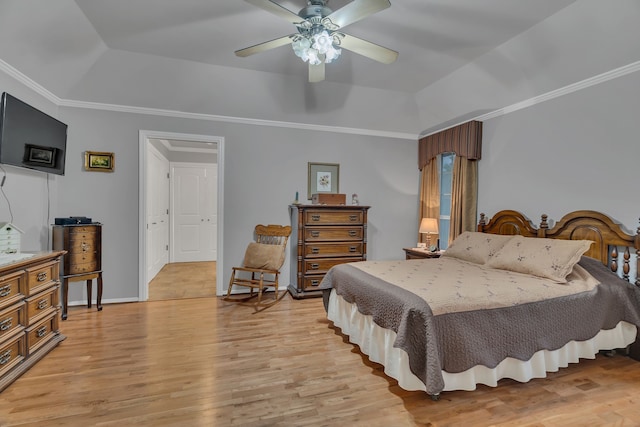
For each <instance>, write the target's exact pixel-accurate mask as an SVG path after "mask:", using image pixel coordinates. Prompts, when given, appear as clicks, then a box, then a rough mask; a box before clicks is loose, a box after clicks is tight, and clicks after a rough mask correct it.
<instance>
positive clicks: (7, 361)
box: [0, 334, 26, 378]
mask: <svg viewBox="0 0 640 427" xmlns="http://www.w3.org/2000/svg"><path fill="white" fill-rule="evenodd" d="M25 339H26V337H25V335H24V334H18V335H16V336H15V337H13V338H11V339H10V340H8V341H6V342H5V343H3V344H0V378H1V377H2V376H3V375H4V374H5V373H7V372H9V371H10V370H11V369H12V368H14V367H15V366H16V365H19V364H20V363H21V362H22V361H23V360H24V358H25V357H26V346H25Z"/></svg>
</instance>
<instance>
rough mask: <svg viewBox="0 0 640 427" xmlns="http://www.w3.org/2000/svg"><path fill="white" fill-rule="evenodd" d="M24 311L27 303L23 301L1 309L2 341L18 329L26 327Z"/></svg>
mask: <svg viewBox="0 0 640 427" xmlns="http://www.w3.org/2000/svg"><path fill="white" fill-rule="evenodd" d="M24 311H25V305H24V303H22V302H19V303H18V304H15V305H12V306H11V307H9V308H6V309H4V310H2V311H0V342H1V341H2V340H3V339H4V338H6V337H8V336H11V335H13V334H14V333H16V332H17V331H18V330H23V329H24V328H25V326H26V321H25V314H24Z"/></svg>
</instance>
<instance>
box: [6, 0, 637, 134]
mask: <svg viewBox="0 0 640 427" xmlns="http://www.w3.org/2000/svg"><path fill="white" fill-rule="evenodd" d="M277 1H278V3H279V4H280V5H282V6H283V7H285V8H287V9H289V10H292V11H294V12H297V11H299V10H300V9H301V8H303V7H304V6H305V5H306V0H277ZM356 1H367V0H356ZM390 1H391V7H390V8H388V9H385V10H383V11H381V12H378V13H376V14H374V15H371V16H369V17H367V18H365V19H363V20H361V21H358V22H356V23H354V24H351V25H348V26H346V27H344V28H343V30H344V32H345V33H347V34H349V35H353V36H356V37H359V38H362V39H365V40H368V41H370V42H373V43H376V44H379V45H382V46H385V47H387V48H390V49H393V50H396V51H398V52H399V57H398V60H397V61H396V62H394V63H392V64H389V65H385V64H381V63H378V62H375V61H373V60H371V59H369V58H366V57H363V56H360V55H358V54H355V53H353V52H349V51H343V54H342V56H341V57H340V58H339V59H338V60H337V61H336V62H334V63H331V64H328V65H327V66H326V80H325V81H323V82H320V83H309V82H308V81H307V71H308V66H307V64H305V63H304V62H302V60H300V59H299V58H298V57H296V56H295V55H294V53H293V51H292V49H291V48H290V46H282V47H279V48H275V49H273V50H270V51H267V52H262V53H259V54H256V55H253V56H250V57H246V58H240V57H237V56H236V55H235V54H234V51H236V50H238V49H242V48H245V47H248V46H252V45H255V44H258V43H261V42H264V41H267V40H272V39H276V38H279V37H282V36H285V35H288V34H292V33H294V32H295V28H294V26H293V25H292V24H290V23H289V22H287V21H286V20H284V19H282V18H280V17H278V16H275V15H273V14H271V13H268V12H266V11H264V10H262V9H259V8H257V7H255V6H253V5H252V4H250V3H247V2H246V1H243V0H0V69H2V70H4V71H5V72H8V73H9V74H10V75H14V74H15V75H17V78H18V80H21V81H23V82H24V81H27V82H29V83H28V85H30V86H32V87H35V88H36V90H37V88H38V87H41V88H44V89H43V90H41V91H40V92H41V93H44V94H45V96H47V93H50V94H52V95H51V96H49V98H50V99H53V100H54V102H57V103H58V104H61V105H67V106H83V104H82V103H86V102H90V103H94V105H97V104H99V105H107V106H109V105H114V106H127V107H133V108H143V109H159V110H163V111H169V112H177V113H178V115H179V114H182V113H184V114H187V115H188V114H191V115H192V116H189V117H194V116H193V115H195V117H196V118H197V117H199V115H204V116H205V117H207V118H214V119H216V120H217V119H219V118H222V119H224V120H229V121H231V122H243V121H244V122H246V121H252V122H253V123H256V121H257V123H259V124H264V123H271V124H274V123H275V124H276V125H280V124H281V125H283V126H290V125H292V126H301V127H303V128H306V127H308V126H315V127H321V128H322V129H321V130H330V131H334V130H335V131H342V132H347V133H349V132H356V133H364V134H367V132H370V134H372V135H381V136H390V137H398V138H405V139H406V138H408V139H412V138H415V136H417V135H418V134H420V133H424V132H428V131H431V130H434V129H436V128H442V126H446V125H449V124H455V123H456V122H458V123H459V122H460V121H461V120H463V119H464V120H467V119H469V118H474V117H477V116H480V115H482V114H485V113H487V112H490V111H498V110H500V109H502V108H508V107H509V106H511V105H514V104H516V103H519V102H523V101H527V100H529V99H532V98H534V97H536V96H540V95H544V94H546V93H550V92H552V91H557V90H560V89H562V88H563V87H567V86H570V85H572V84H575V83H577V82H580V81H584V80H585V79H590V78H594V76H598V75H600V74H602V73H606V72H610V71H612V70H616V69H618V68H620V67H625V66H628V65H630V64H632V65H633V64H635V65H634V67H636V68H634V70H636V69H637V65H638V64H640V26H638V25H637V22H638V21H640V1H638V0H616V1H615V2H604V1H602V0H390ZM347 3H348V1H347V0H330V1H329V6H330V7H331V8H332V9H333V10H337V9H339V8H341V7H343V6H344V5H346V4H347ZM0 89H3V88H0ZM3 90H5V89H3Z"/></svg>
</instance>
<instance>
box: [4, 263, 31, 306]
mask: <svg viewBox="0 0 640 427" xmlns="http://www.w3.org/2000/svg"><path fill="white" fill-rule="evenodd" d="M25 277H26V276H25V274H24V272H22V271H17V272H15V273H10V274H5V275H4V276H0V310H1V309H3V308H5V307H8V306H10V305H11V304H13V303H15V302H17V301H20V300H21V299H22V298H24V295H25V292H26V290H25V286H26V285H25Z"/></svg>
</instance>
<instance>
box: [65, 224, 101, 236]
mask: <svg viewBox="0 0 640 427" xmlns="http://www.w3.org/2000/svg"><path fill="white" fill-rule="evenodd" d="M96 232H97V227H96V226H95V225H74V226H72V227H69V238H72V236H77V235H79V234H80V235H81V234H93V235H94V236H95V234H96Z"/></svg>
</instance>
